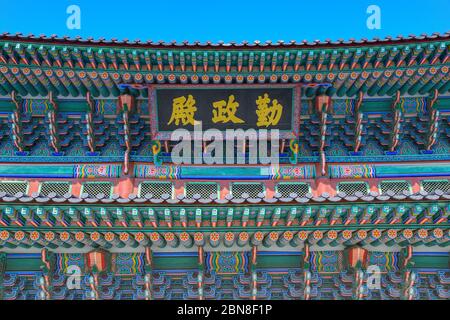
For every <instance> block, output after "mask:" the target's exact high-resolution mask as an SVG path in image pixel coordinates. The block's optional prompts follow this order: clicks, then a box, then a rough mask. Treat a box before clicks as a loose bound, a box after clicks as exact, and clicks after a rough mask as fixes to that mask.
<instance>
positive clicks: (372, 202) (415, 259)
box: [0, 32, 450, 300]
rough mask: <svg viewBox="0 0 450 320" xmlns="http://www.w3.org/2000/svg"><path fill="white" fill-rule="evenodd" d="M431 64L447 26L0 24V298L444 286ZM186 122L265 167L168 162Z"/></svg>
mask: <svg viewBox="0 0 450 320" xmlns="http://www.w3.org/2000/svg"><path fill="white" fill-rule="evenodd" d="M449 67H450V33H448V32H447V33H445V34H433V35H428V36H426V35H420V36H409V37H397V38H391V37H388V38H385V39H374V40H367V39H363V40H359V41H358V40H349V41H344V40H339V41H336V42H333V41H328V40H327V41H324V42H319V41H315V42H307V41H303V42H294V41H293V42H282V41H279V42H276V43H275V42H254V43H249V42H243V43H210V42H207V43H200V42H195V43H188V42H183V43H175V42H170V43H166V42H151V41H149V42H141V41H127V40H125V41H117V40H110V41H107V40H104V39H99V40H94V39H81V38H76V39H73V38H68V37H64V38H58V37H56V36H51V37H46V36H33V35H28V36H24V35H22V34H8V33H4V34H0V299H3V300H24V299H25V300H104V299H114V300H116V299H117V300H158V299H164V300H167V299H183V300H203V299H204V300H209V299H221V300H226V299H244V300H245V299H247V300H264V299H286V300H294V299H301V300H308V299H311V300H318V299H322V300H324V299H325V300H328V299H344V300H348V299H355V300H372V299H397V300H403V299H404V300H414V299H430V300H435V299H441V300H445V299H447V300H448V299H449V298H450V291H449V289H450V267H449V251H450V250H449V248H450V224H449V214H450V180H449V179H450V178H449V177H450V73H449ZM199 123H201V124H202V128H203V132H204V133H205V132H208V130H213V129H215V132H216V133H225V132H226V130H229V129H235V130H244V131H246V132H248V131H251V130H253V131H256V132H257V133H258V138H259V139H260V138H261V137H260V135H259V134H260V133H261V132H264V130H266V131H267V132H269V131H270V130H277V132H278V136H277V138H276V139H275V138H273V136H271V137H272V138H270V139H269V138H268V139H266V140H265V142H266V144H265V146H266V149H267V150H268V154H269V155H271V156H273V155H274V154H276V156H277V157H276V158H277V159H278V162H279V163H278V164H274V163H265V164H264V163H259V162H258V163H252V162H251V161H250V156H251V152H252V150H253V149H252V148H251V143H252V141H253V140H252V139H249V140H248V141H247V140H244V141H241V143H240V144H239V143H237V144H235V146H234V147H233V148H234V149H233V153H234V155H235V156H236V158H239V157H240V159H241V161H240V162H239V163H238V162H236V161H235V160H234V162H233V161H227V160H229V158H230V156H229V155H228V156H227V155H226V152H225V146H224V145H223V144H217V145H215V146H212V145H211V144H210V143H209V142H208V141H205V139H203V138H204V136H202V135H200V136H196V135H195V134H192V136H191V138H190V140H189V141H188V143H189V144H188V145H189V146H190V147H191V148H188V149H189V150H186V148H185V150H184V151H183V152H182V153H180V154H181V155H182V156H183V158H187V159H188V160H190V161H185V162H183V163H177V162H175V161H173V157H172V156H173V155H174V154H175V153H176V148H177V146H178V143H179V142H178V141H174V140H173V139H171V135H172V134H173V132H177V130H184V132H188V133H191V132H192V133H193V132H194V127H195V125H197V124H199ZM225 140H226V139H225ZM263 140H264V139H263ZM224 144H225V142H224ZM191 149H192V152H190V151H191ZM271 150H272V153H271V152H270V151H271ZM274 150H275V151H274ZM258 152H261V150H259V151H258ZM206 155H209V157H211V158H214V159H215V162H214V163H205V156H206ZM199 159H200V160H199Z"/></svg>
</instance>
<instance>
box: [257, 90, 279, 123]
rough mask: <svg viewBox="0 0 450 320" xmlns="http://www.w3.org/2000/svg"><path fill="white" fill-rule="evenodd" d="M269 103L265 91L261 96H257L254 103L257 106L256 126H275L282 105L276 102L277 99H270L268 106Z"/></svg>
mask: <svg viewBox="0 0 450 320" xmlns="http://www.w3.org/2000/svg"><path fill="white" fill-rule="evenodd" d="M269 104H270V98H269V95H268V94H267V93H264V96H263V97H261V96H258V99H257V100H256V105H257V106H258V110H256V115H257V116H258V122H257V123H256V125H257V126H258V127H263V126H265V127H268V126H270V125H272V126H276V125H277V124H278V122H279V121H280V119H281V114H282V113H283V106H282V105H281V104H279V103H278V100H277V99H273V100H272V105H270V106H269Z"/></svg>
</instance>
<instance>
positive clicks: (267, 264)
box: [256, 254, 303, 269]
mask: <svg viewBox="0 0 450 320" xmlns="http://www.w3.org/2000/svg"><path fill="white" fill-rule="evenodd" d="M256 262H257V263H256V268H258V269H259V268H300V267H301V266H302V264H303V254H300V255H299V254H295V255H294V254H292V255H278V254H274V255H257V260H256Z"/></svg>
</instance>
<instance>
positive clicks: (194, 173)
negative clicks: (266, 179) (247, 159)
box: [181, 166, 270, 179]
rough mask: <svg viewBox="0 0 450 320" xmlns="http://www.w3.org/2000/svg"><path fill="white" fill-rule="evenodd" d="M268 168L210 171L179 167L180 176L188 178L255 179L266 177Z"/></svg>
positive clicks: (219, 168) (208, 169) (202, 167)
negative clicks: (245, 177) (244, 177)
mask: <svg viewBox="0 0 450 320" xmlns="http://www.w3.org/2000/svg"><path fill="white" fill-rule="evenodd" d="M269 170H270V168H267V167H215V168H214V171H213V172H212V171H211V168H210V167H205V166H201V167H181V175H182V176H184V177H189V178H198V179H201V178H205V177H212V176H214V177H243V176H247V177H255V176H268V175H269V174H270V172H269Z"/></svg>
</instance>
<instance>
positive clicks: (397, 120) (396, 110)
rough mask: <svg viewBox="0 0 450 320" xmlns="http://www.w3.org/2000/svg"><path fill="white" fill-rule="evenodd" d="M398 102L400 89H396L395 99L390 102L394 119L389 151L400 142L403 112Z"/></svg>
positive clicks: (393, 149)
mask: <svg viewBox="0 0 450 320" xmlns="http://www.w3.org/2000/svg"><path fill="white" fill-rule="evenodd" d="M399 103H400V91H397V93H396V95H395V100H394V102H393V103H392V113H393V115H394V119H393V121H392V133H391V141H390V144H389V151H390V152H394V151H395V149H396V147H397V146H398V144H399V142H400V129H401V123H402V121H403V113H402V111H401V110H400V107H399Z"/></svg>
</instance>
